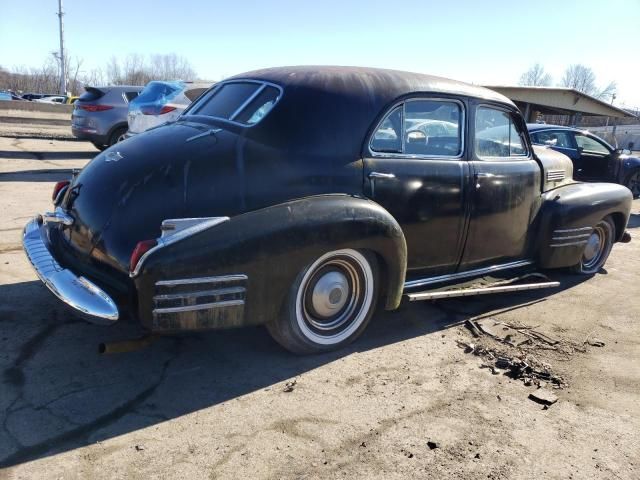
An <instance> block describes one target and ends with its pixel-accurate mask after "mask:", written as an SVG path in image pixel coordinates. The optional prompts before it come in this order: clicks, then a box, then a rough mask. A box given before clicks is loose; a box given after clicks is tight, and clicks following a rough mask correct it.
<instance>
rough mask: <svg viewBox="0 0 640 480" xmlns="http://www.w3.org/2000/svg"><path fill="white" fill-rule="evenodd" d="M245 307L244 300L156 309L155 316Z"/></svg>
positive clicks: (154, 310)
mask: <svg viewBox="0 0 640 480" xmlns="http://www.w3.org/2000/svg"><path fill="white" fill-rule="evenodd" d="M240 305H244V300H227V301H224V302H214V303H202V304H200V305H188V306H186V307H170V308H154V309H153V314H154V315H160V314H163V313H180V312H193V311H196V310H211V309H212V308H226V307H237V306H240Z"/></svg>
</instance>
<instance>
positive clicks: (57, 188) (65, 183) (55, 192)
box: [51, 180, 71, 202]
mask: <svg viewBox="0 0 640 480" xmlns="http://www.w3.org/2000/svg"><path fill="white" fill-rule="evenodd" d="M69 183H71V182H70V181H69V180H64V181H62V182H58V183H56V184H55V185H54V187H53V193H52V194H51V200H53V201H54V202H55V201H56V198H58V194H59V193H60V191H61V190H62V189H63V188H64V187H68V186H69Z"/></svg>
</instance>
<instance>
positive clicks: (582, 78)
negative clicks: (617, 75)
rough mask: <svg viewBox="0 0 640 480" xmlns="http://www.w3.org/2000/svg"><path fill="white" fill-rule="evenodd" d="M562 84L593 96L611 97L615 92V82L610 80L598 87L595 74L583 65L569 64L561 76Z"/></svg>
mask: <svg viewBox="0 0 640 480" xmlns="http://www.w3.org/2000/svg"><path fill="white" fill-rule="evenodd" d="M562 86H563V87H569V88H573V89H575V90H578V91H579V92H582V93H586V94H587V95H591V96H592V97H595V98H600V99H602V98H607V97H611V96H612V95H613V94H614V93H615V92H616V83H615V82H610V83H609V84H608V85H607V86H606V87H604V88H602V89H600V88H599V87H598V85H597V83H596V74H595V73H593V70H591V69H590V68H589V67H587V66H585V65H580V64H575V65H569V67H567V69H566V70H565V72H564V76H563V77H562Z"/></svg>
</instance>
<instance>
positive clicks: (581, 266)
mask: <svg viewBox="0 0 640 480" xmlns="http://www.w3.org/2000/svg"><path fill="white" fill-rule="evenodd" d="M614 234H615V226H614V224H613V221H612V220H611V218H610V217H606V218H604V219H602V220H600V221H599V222H598V224H597V225H596V226H595V228H594V229H593V232H591V235H590V236H589V239H588V240H587V244H586V245H585V247H584V252H583V253H582V258H581V259H580V262H579V263H578V264H576V265H574V266H573V267H572V270H573V271H574V272H576V273H581V274H584V275H593V274H594V273H597V272H598V271H599V270H600V269H601V268H602V267H603V266H604V264H605V262H606V261H607V258H609V254H610V253H611V247H612V246H613V238H614Z"/></svg>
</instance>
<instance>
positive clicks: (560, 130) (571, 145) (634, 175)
mask: <svg viewBox="0 0 640 480" xmlns="http://www.w3.org/2000/svg"><path fill="white" fill-rule="evenodd" d="M528 127H529V134H530V135H531V141H532V142H533V143H534V144H537V145H547V146H549V147H550V148H552V149H554V150H556V151H558V152H561V153H564V154H565V155H567V156H568V157H569V158H571V161H572V162H573V174H574V177H575V178H576V179H577V180H582V181H585V182H613V183H619V184H620V185H624V186H625V187H627V188H628V189H629V190H631V193H633V196H634V198H637V197H638V196H640V157H637V156H633V155H631V152H630V151H629V150H625V149H616V148H614V147H612V146H611V145H609V144H608V143H607V142H605V141H604V140H603V139H601V138H600V137H598V136H596V135H593V134H592V133H589V132H588V131H586V130H580V129H578V128H571V127H562V126H556V125H540V124H537V123H535V124H530V125H528Z"/></svg>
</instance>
